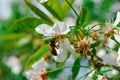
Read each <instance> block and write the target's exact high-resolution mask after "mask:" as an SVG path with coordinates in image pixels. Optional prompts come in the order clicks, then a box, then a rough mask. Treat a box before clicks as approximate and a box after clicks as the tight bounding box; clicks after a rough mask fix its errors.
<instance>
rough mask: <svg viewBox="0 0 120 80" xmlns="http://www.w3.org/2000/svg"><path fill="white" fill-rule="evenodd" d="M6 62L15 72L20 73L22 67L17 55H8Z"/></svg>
mask: <svg viewBox="0 0 120 80" xmlns="http://www.w3.org/2000/svg"><path fill="white" fill-rule="evenodd" d="M5 64H6V65H7V66H8V67H10V68H11V70H12V72H13V73H14V74H19V73H20V71H21V69H22V66H21V64H20V61H19V59H18V58H17V57H16V56H10V57H8V59H7V60H5Z"/></svg>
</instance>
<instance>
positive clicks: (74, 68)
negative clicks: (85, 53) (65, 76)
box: [72, 57, 80, 80]
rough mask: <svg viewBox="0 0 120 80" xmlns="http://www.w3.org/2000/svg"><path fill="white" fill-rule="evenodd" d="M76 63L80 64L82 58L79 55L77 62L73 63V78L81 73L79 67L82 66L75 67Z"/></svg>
mask: <svg viewBox="0 0 120 80" xmlns="http://www.w3.org/2000/svg"><path fill="white" fill-rule="evenodd" d="M74 65H80V58H79V57H78V58H77V59H76V60H75V62H74V64H73V67H72V78H73V80H75V78H76V76H77V74H78V73H79V69H80V67H74Z"/></svg>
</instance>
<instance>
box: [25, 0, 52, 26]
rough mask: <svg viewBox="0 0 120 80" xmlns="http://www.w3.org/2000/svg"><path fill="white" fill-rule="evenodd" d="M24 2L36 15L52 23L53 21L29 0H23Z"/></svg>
mask: <svg viewBox="0 0 120 80" xmlns="http://www.w3.org/2000/svg"><path fill="white" fill-rule="evenodd" d="M25 2H26V4H27V5H28V6H29V7H30V9H31V10H32V11H33V12H34V13H35V14H36V15H38V16H39V17H41V18H42V19H44V20H45V21H47V22H48V23H50V24H53V21H52V20H51V19H50V18H49V17H48V16H47V15H46V14H45V13H44V12H42V11H41V10H40V9H38V8H37V7H36V6H34V5H33V4H32V3H30V1H29V0H25Z"/></svg>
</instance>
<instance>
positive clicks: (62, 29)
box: [53, 22, 70, 35]
mask: <svg viewBox="0 0 120 80" xmlns="http://www.w3.org/2000/svg"><path fill="white" fill-rule="evenodd" d="M53 31H54V32H55V33H56V34H58V35H63V34H67V33H68V32H69V31H70V29H69V26H68V25H67V24H66V23H65V22H56V23H55V24H54V27H53Z"/></svg>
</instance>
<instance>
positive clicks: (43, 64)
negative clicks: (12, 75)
mask: <svg viewBox="0 0 120 80" xmlns="http://www.w3.org/2000/svg"><path fill="white" fill-rule="evenodd" d="M47 67H48V63H47V62H46V61H45V60H44V59H43V58H42V59H40V60H39V61H38V62H36V63H35V64H33V65H32V68H33V69H34V70H36V71H40V70H45V69H46V68H47Z"/></svg>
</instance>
